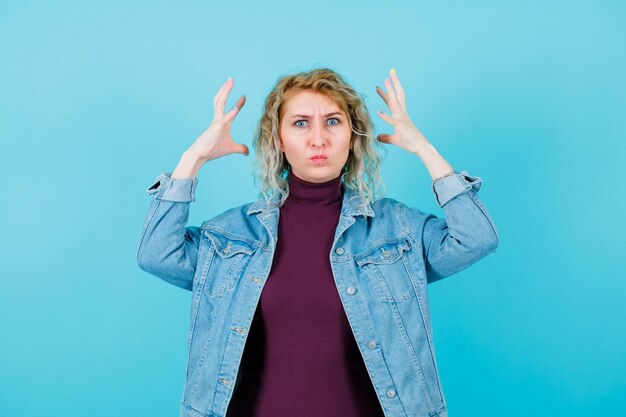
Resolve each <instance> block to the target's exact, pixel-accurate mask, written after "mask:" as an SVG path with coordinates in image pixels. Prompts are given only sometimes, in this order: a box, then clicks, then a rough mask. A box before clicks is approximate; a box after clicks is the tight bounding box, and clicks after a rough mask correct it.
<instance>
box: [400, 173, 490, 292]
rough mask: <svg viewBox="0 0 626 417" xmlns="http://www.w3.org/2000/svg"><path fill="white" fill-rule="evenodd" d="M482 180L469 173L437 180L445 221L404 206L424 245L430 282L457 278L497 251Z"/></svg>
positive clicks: (407, 219)
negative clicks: (479, 193) (482, 188)
mask: <svg viewBox="0 0 626 417" xmlns="http://www.w3.org/2000/svg"><path fill="white" fill-rule="evenodd" d="M481 184H482V179H481V178H480V177H473V176H470V175H468V173H467V171H461V172H456V171H455V173H454V175H450V176H448V177H445V178H442V179H437V180H435V181H433V183H432V190H433V193H434V195H435V200H436V201H437V204H438V205H439V207H441V208H442V209H443V212H444V214H445V218H438V217H437V216H435V215H434V214H431V213H424V212H422V211H420V210H418V209H416V208H411V207H407V206H406V205H404V206H403V209H404V212H403V213H404V220H405V222H406V223H407V225H408V226H409V228H410V229H411V231H412V233H413V236H414V237H415V238H416V240H417V241H418V242H420V243H421V245H422V248H423V251H424V253H423V255H424V260H425V264H426V276H427V282H428V283H431V282H435V281H438V280H440V279H442V278H445V277H448V276H450V275H453V274H455V273H457V272H459V271H462V270H463V269H465V268H467V267H468V266H470V265H472V264H473V263H474V262H476V261H478V260H480V259H482V258H483V257H485V256H486V255H488V254H489V253H493V252H495V251H496V248H497V247H498V243H499V238H498V231H497V229H496V225H495V224H494V222H493V220H492V219H491V217H490V215H489V213H488V212H487V209H486V208H485V207H484V206H483V204H482V202H481V201H480V198H479V197H478V194H477V193H478V190H480V187H481Z"/></svg>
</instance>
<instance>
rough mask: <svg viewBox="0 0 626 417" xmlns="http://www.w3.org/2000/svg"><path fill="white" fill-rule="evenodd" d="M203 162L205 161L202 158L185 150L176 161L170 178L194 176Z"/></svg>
mask: <svg viewBox="0 0 626 417" xmlns="http://www.w3.org/2000/svg"><path fill="white" fill-rule="evenodd" d="M205 162H206V161H205V160H204V159H202V158H200V157H198V156H197V155H196V154H194V153H193V152H190V151H188V150H187V151H185V152H183V155H182V156H181V158H180V161H179V162H178V165H177V166H176V169H175V170H174V172H172V175H171V176H170V178H172V179H186V178H193V177H196V176H197V175H198V172H199V171H200V168H201V167H202V165H203V164H204V163H205Z"/></svg>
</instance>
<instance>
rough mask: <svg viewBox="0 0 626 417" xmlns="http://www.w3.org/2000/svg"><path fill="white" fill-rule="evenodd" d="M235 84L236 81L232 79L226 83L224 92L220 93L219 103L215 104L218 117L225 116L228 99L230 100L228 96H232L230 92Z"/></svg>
mask: <svg viewBox="0 0 626 417" xmlns="http://www.w3.org/2000/svg"><path fill="white" fill-rule="evenodd" d="M234 83H235V80H233V79H232V78H231V79H230V81H229V82H228V83H226V86H225V88H224V90H222V91H221V92H220V94H219V96H218V98H217V102H216V104H215V113H216V115H219V116H223V115H224V107H225V106H226V99H227V98H228V95H229V94H230V90H232V89H233V84H234Z"/></svg>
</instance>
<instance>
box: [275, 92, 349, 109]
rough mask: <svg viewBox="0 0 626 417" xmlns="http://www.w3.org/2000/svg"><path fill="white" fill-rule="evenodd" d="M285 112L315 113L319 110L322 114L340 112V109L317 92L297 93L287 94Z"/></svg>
mask: <svg viewBox="0 0 626 417" xmlns="http://www.w3.org/2000/svg"><path fill="white" fill-rule="evenodd" d="M285 110H286V112H288V113H296V112H297V113H302V112H309V113H312V112H315V111H317V110H319V111H320V112H321V113H322V114H325V113H330V112H335V111H338V112H341V113H343V112H342V111H341V108H340V107H339V105H338V104H337V103H335V102H334V101H333V100H332V99H331V98H330V97H328V96H326V95H324V94H322V93H319V92H317V91H310V90H304V91H297V92H293V93H291V94H288V96H287V99H286V103H285Z"/></svg>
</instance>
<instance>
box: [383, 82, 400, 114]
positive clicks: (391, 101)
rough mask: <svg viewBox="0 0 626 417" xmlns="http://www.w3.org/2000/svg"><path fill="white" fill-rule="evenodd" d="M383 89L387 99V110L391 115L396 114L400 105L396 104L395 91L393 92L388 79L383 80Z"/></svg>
mask: <svg viewBox="0 0 626 417" xmlns="http://www.w3.org/2000/svg"><path fill="white" fill-rule="evenodd" d="M385 88H386V89H387V97H388V98H389V100H388V103H387V105H388V106H389V110H391V113H392V114H397V113H398V110H399V107H400V103H399V102H398V98H397V97H396V93H395V91H393V86H392V85H391V80H390V79H389V77H387V78H385Z"/></svg>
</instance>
